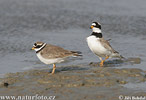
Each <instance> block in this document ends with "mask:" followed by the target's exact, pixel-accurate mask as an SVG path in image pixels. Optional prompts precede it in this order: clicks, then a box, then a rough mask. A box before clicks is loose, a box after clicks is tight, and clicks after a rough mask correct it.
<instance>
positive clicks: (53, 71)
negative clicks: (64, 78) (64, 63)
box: [52, 64, 56, 74]
mask: <svg viewBox="0 0 146 100" xmlns="http://www.w3.org/2000/svg"><path fill="white" fill-rule="evenodd" d="M55 69H56V65H55V64H53V70H52V74H54V73H55Z"/></svg>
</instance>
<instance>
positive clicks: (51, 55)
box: [32, 42, 81, 74]
mask: <svg viewBox="0 0 146 100" xmlns="http://www.w3.org/2000/svg"><path fill="white" fill-rule="evenodd" d="M32 50H35V51H36V54H37V57H38V58H39V59H40V61H42V62H43V63H45V64H53V70H52V74H54V72H55V69H56V63H61V62H63V61H65V60H66V58H68V57H71V56H73V57H77V56H81V52H76V51H69V50H65V49H63V48H61V47H58V46H54V45H51V44H47V43H43V42H36V43H34V45H33V48H32Z"/></svg>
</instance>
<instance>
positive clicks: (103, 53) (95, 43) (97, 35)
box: [87, 22, 123, 66]
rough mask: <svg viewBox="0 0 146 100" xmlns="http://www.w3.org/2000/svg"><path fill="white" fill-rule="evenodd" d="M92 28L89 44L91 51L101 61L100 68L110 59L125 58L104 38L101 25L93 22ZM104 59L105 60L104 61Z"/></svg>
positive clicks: (88, 39) (88, 38)
mask: <svg viewBox="0 0 146 100" xmlns="http://www.w3.org/2000/svg"><path fill="white" fill-rule="evenodd" d="M90 28H91V29H92V34H91V35H90V36H89V37H87V43H88V46H89V48H90V50H91V51H92V52H93V53H94V54H96V55H97V56H98V57H99V59H100V60H101V62H100V66H103V63H104V62H105V60H107V59H108V58H120V59H121V58H123V57H122V56H121V55H120V54H119V53H118V52H117V51H115V50H114V49H113V48H112V46H111V45H110V44H109V42H108V40H105V39H104V38H103V36H102V32H101V24H100V23H98V22H92V25H91V27H90ZM102 57H103V58H105V59H104V60H103V59H102Z"/></svg>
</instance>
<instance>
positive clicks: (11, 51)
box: [0, 0, 146, 74]
mask: <svg viewBox="0 0 146 100" xmlns="http://www.w3.org/2000/svg"><path fill="white" fill-rule="evenodd" d="M145 4H146V1H145V0H140V1H137V0H128V1H127V0H122V1H121V0H116V1H115V0H92V1H91V0H11V1H10V0H0V45H1V46H0V56H1V58H0V68H1V70H0V74H4V73H8V72H18V71H24V70H28V69H34V68H37V69H38V68H39V69H40V68H46V67H49V66H51V65H49V66H48V65H45V64H43V63H41V62H40V61H39V60H38V59H37V57H36V54H35V52H33V51H31V50H30V48H31V47H32V45H33V43H34V42H36V41H44V42H47V43H50V44H54V45H57V46H61V47H63V48H65V49H69V50H75V51H76V50H77V51H81V52H83V59H80V58H79V59H77V60H73V61H71V60H70V61H68V62H65V63H62V64H58V65H57V66H61V65H72V64H74V65H77V64H89V63H90V62H99V59H98V58H97V57H96V56H95V55H94V54H93V53H92V52H91V51H90V50H89V48H88V47H87V43H86V37H87V36H89V35H90V34H91V30H90V29H89V26H90V24H91V22H92V21H96V20H98V21H100V23H101V24H102V31H103V35H104V37H105V39H112V40H110V43H111V45H112V46H113V48H115V49H116V50H117V51H119V52H120V54H122V55H123V56H125V57H126V58H127V59H128V58H140V59H141V62H140V64H127V63H126V64H121V65H120V66H118V68H123V67H126V68H140V69H143V70H146V66H145V65H146V53H145V51H146V46H145V45H146V36H145V34H146V31H145V30H146V29H145V27H146V17H145V16H146V13H145V9H146V6H145ZM112 66H113V65H111V66H109V67H112ZM115 67H117V66H116V64H115Z"/></svg>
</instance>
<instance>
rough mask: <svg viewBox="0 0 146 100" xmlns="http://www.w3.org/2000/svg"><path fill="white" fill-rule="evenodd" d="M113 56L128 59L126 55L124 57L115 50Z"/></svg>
mask: <svg viewBox="0 0 146 100" xmlns="http://www.w3.org/2000/svg"><path fill="white" fill-rule="evenodd" d="M112 56H113V57H116V58H120V59H126V58H125V57H123V56H122V55H120V54H119V53H118V52H115V53H114V54H113V55H112Z"/></svg>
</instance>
